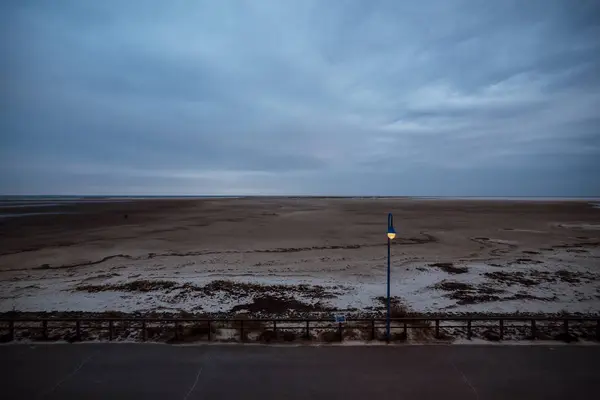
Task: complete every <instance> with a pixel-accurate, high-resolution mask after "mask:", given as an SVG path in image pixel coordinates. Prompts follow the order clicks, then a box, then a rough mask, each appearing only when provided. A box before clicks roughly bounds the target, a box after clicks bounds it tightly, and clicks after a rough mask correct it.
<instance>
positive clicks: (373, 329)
mask: <svg viewBox="0 0 600 400" xmlns="http://www.w3.org/2000/svg"><path fill="white" fill-rule="evenodd" d="M371 340H375V320H374V319H372V320H371Z"/></svg>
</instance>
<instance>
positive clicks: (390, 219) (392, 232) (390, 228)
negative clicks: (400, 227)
mask: <svg viewBox="0 0 600 400" xmlns="http://www.w3.org/2000/svg"><path fill="white" fill-rule="evenodd" d="M387 237H388V246H387V247H388V266H387V267H388V268H387V317H386V320H385V336H386V340H387V341H388V343H389V341H390V339H391V337H390V311H391V310H390V309H391V299H390V275H391V272H390V270H391V268H390V259H391V249H390V248H391V245H392V239H393V238H395V237H396V230H395V229H394V216H393V215H392V213H389V214H388V228H387Z"/></svg>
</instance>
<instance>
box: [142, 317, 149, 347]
mask: <svg viewBox="0 0 600 400" xmlns="http://www.w3.org/2000/svg"><path fill="white" fill-rule="evenodd" d="M142 340H143V341H144V342H145V341H146V340H148V331H147V330H146V320H143V321H142Z"/></svg>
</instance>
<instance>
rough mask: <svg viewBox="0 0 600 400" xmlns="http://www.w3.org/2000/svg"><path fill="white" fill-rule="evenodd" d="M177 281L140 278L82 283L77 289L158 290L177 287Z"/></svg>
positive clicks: (105, 290)
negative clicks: (93, 283)
mask: <svg viewBox="0 0 600 400" xmlns="http://www.w3.org/2000/svg"><path fill="white" fill-rule="evenodd" d="M177 286H178V284H177V282H173V281H164V280H159V281H149V280H147V279H140V280H137V281H132V282H127V283H117V284H104V285H80V286H77V288H76V289H75V290H77V291H80V292H88V293H97V292H108V291H114V292H143V293H145V292H152V291H156V290H170V289H174V288H175V287H177Z"/></svg>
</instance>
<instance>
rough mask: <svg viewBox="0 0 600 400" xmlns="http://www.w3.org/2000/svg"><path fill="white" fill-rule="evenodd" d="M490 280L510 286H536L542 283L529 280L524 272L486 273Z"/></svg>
mask: <svg viewBox="0 0 600 400" xmlns="http://www.w3.org/2000/svg"><path fill="white" fill-rule="evenodd" d="M483 275H484V276H485V277H486V278H488V279H493V280H495V281H498V282H502V283H504V284H506V285H508V286H512V285H523V286H536V285H538V284H539V283H541V282H537V281H534V280H533V279H531V278H528V274H526V273H525V272H523V271H512V272H505V271H493V272H486V273H484V274H483Z"/></svg>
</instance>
